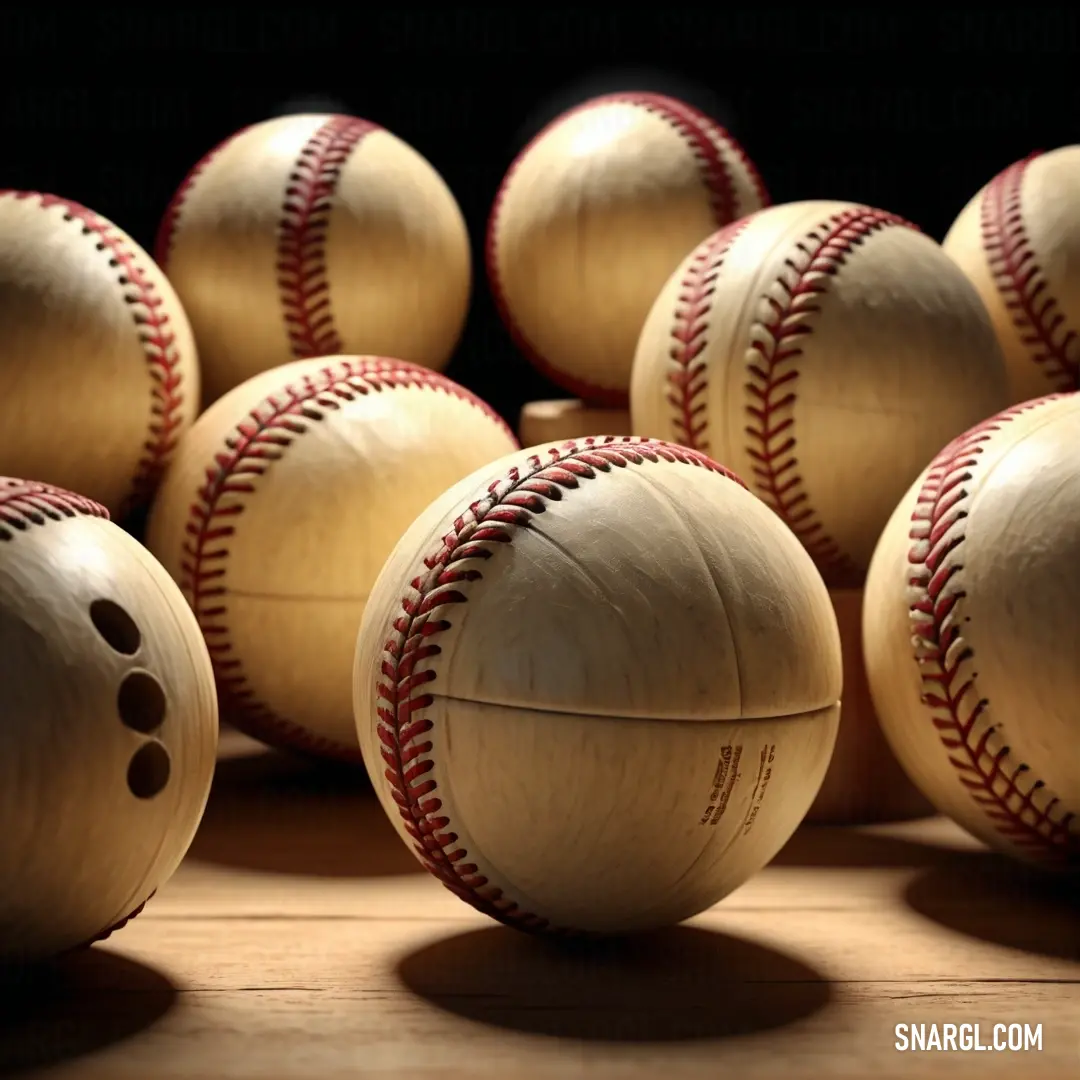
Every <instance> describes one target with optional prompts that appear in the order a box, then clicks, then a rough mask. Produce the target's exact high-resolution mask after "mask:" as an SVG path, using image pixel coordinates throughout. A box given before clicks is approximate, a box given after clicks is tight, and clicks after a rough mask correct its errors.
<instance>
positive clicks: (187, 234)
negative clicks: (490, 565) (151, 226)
mask: <svg viewBox="0 0 1080 1080" xmlns="http://www.w3.org/2000/svg"><path fill="white" fill-rule="evenodd" d="M155 254H156V257H157V260H158V262H160V263H161V265H162V266H163V267H165V270H166V272H167V273H168V275H169V279H170V280H171V281H172V283H173V284H174V285H175V287H176V290H177V292H178V293H179V294H180V296H181V298H182V300H183V302H184V306H185V307H186V308H187V311H188V314H189V315H190V317H191V322H192V325H193V327H194V328H195V335H196V339H197V340H198V343H199V352H200V355H201V357H202V361H203V372H204V384H205V397H206V400H207V401H208V402H210V401H214V400H216V399H217V398H219V397H220V396H221V395H222V394H224V393H225V392H226V391H227V390H229V389H231V388H232V387H234V386H236V385H237V384H239V383H241V382H243V381H244V380H245V379H248V378H250V377H251V376H253V375H256V374H258V373H259V372H261V371H265V370H267V369H268V368H272V367H277V366H279V365H281V364H285V363H287V362H289V361H291V360H295V359H303V358H308V357H315V356H330V355H336V354H342V353H346V354H352V353H371V354H379V355H385V356H399V357H401V358H402V359H404V360H410V361H413V362H415V363H418V364H422V365H424V366H425V367H429V368H433V369H435V370H442V369H443V368H444V367H445V366H446V364H447V363H448V361H449V359H450V355H451V353H452V352H453V351H454V348H455V347H456V345H457V341H458V338H459V337H460V335H461V331H462V328H463V326H464V323H465V316H466V312H467V309H468V304H469V296H470V292H471V288H472V268H471V254H470V249H469V237H468V233H467V231H466V227H465V220H464V218H463V217H462V214H461V210H460V208H459V207H458V204H457V202H456V200H455V199H454V196H453V194H452V193H451V191H450V189H449V188H448V187H447V185H446V183H445V181H444V180H443V179H442V177H441V176H440V175H439V174H438V173H437V172H436V171H435V169H434V168H433V167H432V165H431V164H430V162H428V161H427V160H426V159H425V158H424V157H422V156H421V155H420V154H419V153H418V152H417V151H416V150H414V149H413V148H412V147H411V146H409V145H408V144H407V143H405V142H403V141H402V140H401V139H399V138H398V137H397V136H395V135H392V134H391V133H390V132H388V131H386V130H385V129H384V128H382V127H380V126H379V125H377V124H373V123H371V122H370V121H368V120H362V119H359V118H357V117H354V116H339V115H322V114H302V115H295V116H284V117H279V118H277V119H273V120H266V121H263V122H262V123H258V124H254V125H252V126H250V127H247V128H244V129H243V130H241V131H239V132H237V133H236V134H235V135H233V136H232V137H231V138H228V139H226V140H225V141H224V142H223V143H221V144H220V145H219V146H217V147H215V148H214V149H213V150H211V151H210V153H209V154H207V155H206V156H205V157H204V158H203V159H202V160H201V161H200V162H199V163H198V164H197V165H196V166H195V168H194V169H193V170H192V171H191V173H190V174H189V175H188V177H187V178H186V179H185V180H184V182H183V184H182V185H181V186H180V188H179V190H178V191H177V193H176V195H175V196H174V197H173V200H172V203H171V204H170V206H169V209H168V211H167V212H166V214H165V218H164V220H163V221H162V224H161V229H160V231H159V234H158V239H157V247H156V249H155Z"/></svg>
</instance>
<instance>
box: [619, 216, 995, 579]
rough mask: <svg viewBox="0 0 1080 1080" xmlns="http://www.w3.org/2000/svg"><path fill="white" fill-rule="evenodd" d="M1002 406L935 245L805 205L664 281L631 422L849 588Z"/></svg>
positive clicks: (952, 276)
mask: <svg viewBox="0 0 1080 1080" xmlns="http://www.w3.org/2000/svg"><path fill="white" fill-rule="evenodd" d="M1006 394H1007V391H1006V381H1005V367H1004V360H1003V358H1002V354H1001V349H1000V347H999V345H998V344H997V341H996V339H995V337H994V331H993V327H992V326H991V324H990V320H989V317H988V316H987V314H986V310H985V309H984V307H983V305H982V302H981V301H980V299H979V297H978V295H977V293H976V291H975V289H974V287H973V286H972V285H971V283H970V282H969V281H968V280H967V279H966V278H965V276H964V275H963V273H962V272H961V271H960V270H959V269H958V268H957V267H956V265H955V264H954V263H953V262H952V261H951V260H950V259H949V258H948V256H946V255H945V253H944V252H943V251H942V250H941V247H940V245H938V244H937V243H935V242H934V241H933V240H931V239H930V238H929V237H928V236H925V235H923V234H922V233H920V232H919V231H917V230H916V229H915V228H914V227H913V226H911V225H909V224H908V223H907V222H905V221H903V220H902V219H900V218H898V217H896V216H895V215H893V214H888V213H885V212H883V211H881V210H875V209H871V208H870V207H866V206H859V205H855V204H853V203H843V202H820V201H814V202H798V203H789V204H785V205H782V206H775V207H772V208H769V209H767V210H762V211H759V212H758V213H756V214H753V215H751V216H750V217H749V218H747V219H745V220H743V221H741V222H737V223H735V224H734V225H732V226H729V227H728V228H726V229H722V230H720V231H719V232H717V233H714V234H713V235H712V236H711V237H710V238H709V239H708V240H706V241H704V242H703V243H702V244H700V245H699V246H698V247H697V248H696V249H695V250H694V251H693V252H692V253H691V254H690V255H689V256H688V257H687V258H686V259H685V260H684V261H683V263H682V265H681V266H680V267H679V268H678V269H677V270H676V271H675V272H674V273H673V274H672V275H671V278H670V279H669V281H668V282H667V284H666V285H665V286H664V288H663V290H662V291H661V292H660V294H659V296H658V297H657V299H656V302H655V303H654V305H653V307H652V310H651V312H650V313H649V316H648V319H647V321H646V322H645V325H644V328H643V330H642V334H641V339H640V341H639V343H638V347H637V353H636V356H635V358H634V369H633V382H632V386H631V420H632V425H633V432H634V434H637V435H647V436H653V437H656V438H663V439H671V440H672V441H675V442H679V443H682V444H684V445H686V446H690V447H692V448H696V449H698V450H701V451H703V452H704V453H707V454H709V455H710V456H711V457H713V458H715V459H716V460H717V461H721V462H723V463H724V464H725V465H728V466H729V467H730V468H732V469H734V470H735V472H737V473H738V474H739V475H740V476H745V477H746V478H747V480H748V482H749V483H750V484H751V486H752V488H753V490H754V491H756V492H757V494H758V495H760V497H761V498H762V499H763V500H764V501H765V502H766V503H767V504H768V505H769V506H770V507H772V509H773V510H774V511H776V513H777V514H778V515H779V516H780V517H781V518H782V519H783V520H784V522H785V523H786V524H787V525H788V526H789V527H790V528H791V530H792V531H793V532H794V533H795V535H796V536H798V537H799V539H800V540H801V541H802V542H803V544H804V545H805V546H806V549H807V550H808V551H809V552H810V554H811V555H812V556H813V557H814V560H815V562H816V563H817V565H818V567H819V569H820V570H821V572H822V574H823V575H824V577H825V580H826V582H827V583H828V584H829V585H830V586H834V587H848V588H850V587H859V586H861V584H862V581H863V579H864V575H865V571H866V567H867V565H868V564H869V561H870V556H871V554H872V552H873V548H874V543H875V542H876V540H877V538H878V535H879V534H880V532H881V529H882V528H883V526H884V525H885V522H886V521H887V520H888V518H889V514H890V513H891V512H892V510H893V508H894V507H895V506H896V503H897V502H898V501H899V499H900V496H901V495H902V494H903V493H904V490H905V488H906V487H907V486H908V484H910V483H911V482H912V480H914V478H915V477H916V476H917V475H918V473H919V470H920V469H922V467H923V466H924V465H925V464H926V462H927V461H929V460H930V458H931V457H932V456H933V455H934V454H935V453H936V452H937V451H938V450H939V449H940V448H941V447H942V446H943V445H944V444H945V443H946V442H947V441H948V440H949V439H951V438H953V437H955V436H956V435H958V434H960V433H961V432H962V431H964V430H966V429H967V428H968V427H970V426H971V425H972V424H975V423H977V422H978V421H980V420H983V419H985V418H986V417H987V416H990V415H992V414H993V413H994V412H996V411H997V410H998V409H999V408H1002V407H1003V406H1004V404H1005V403H1006Z"/></svg>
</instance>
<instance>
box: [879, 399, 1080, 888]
mask: <svg viewBox="0 0 1080 1080" xmlns="http://www.w3.org/2000/svg"><path fill="white" fill-rule="evenodd" d="M1078 424H1080V398H1077V397H1076V396H1075V395H1074V394H1066V395H1050V396H1048V397H1044V398H1041V399H1036V400H1034V401H1031V402H1027V403H1024V404H1022V405H1018V406H1014V407H1012V408H1010V409H1007V410H1005V411H1003V412H1001V413H999V414H998V415H996V416H994V417H992V418H990V419H988V420H986V421H984V422H983V423H981V424H978V425H976V426H975V427H973V428H972V429H971V430H970V431H968V432H966V433H965V434H963V435H961V436H960V437H958V438H957V439H955V440H954V441H952V442H951V443H949V444H948V445H947V446H946V447H945V449H944V450H942V451H941V452H940V453H939V454H938V455H937V456H936V457H935V458H934V459H933V461H932V462H931V464H930V465H929V466H928V467H927V468H926V469H924V471H923V472H922V474H921V475H920V476H919V477H918V478H917V479H916V480H915V482H914V483H913V484H912V485H911V488H910V489H909V490H908V491H907V493H906V494H905V495H904V497H903V499H902V500H901V501H900V503H899V505H898V506H897V508H896V510H895V512H894V514H893V515H892V517H891V518H890V520H889V523H888V525H887V527H886V528H885V531H884V532H883V533H882V536H881V540H880V543H879V544H878V546H877V549H876V551H875V552H874V557H873V561H872V562H871V564H870V573H869V576H868V578H867V583H866V605H865V612H864V631H863V633H864V646H865V655H866V668H867V674H868V677H869V683H870V690H871V693H872V695H873V698H874V702H875V706H876V708H877V712H878V716H879V717H880V720H881V723H882V726H883V728H884V730H885V734H886V736H887V737H888V739H889V741H890V742H891V744H892V746H893V749H894V750H895V752H896V755H897V757H898V758H899V759H900V761H901V763H902V764H903V765H904V767H905V769H906V770H907V771H908V773H909V775H910V776H911V777H912V778H913V779H914V780H915V781H916V783H918V784H919V786H920V787H921V788H922V790H923V791H924V792H925V793H926V795H927V796H928V797H929V798H930V799H931V800H932V801H933V802H934V804H935V805H936V806H937V807H938V809H939V810H941V811H942V812H943V813H945V814H948V815H949V816H950V817H952V818H953V819H954V820H956V821H957V822H959V823H960V824H961V825H963V826H964V827H965V828H966V829H968V830H969V831H970V832H971V833H972V834H974V835H975V836H976V837H978V838H979V839H981V840H982V841H984V842H985V843H986V844H989V845H990V846H991V847H994V848H997V849H999V850H1001V851H1003V852H1005V853H1006V854H1009V855H1013V856H1016V857H1018V858H1021V859H1024V860H1026V861H1029V862H1032V863H1035V864H1038V865H1041V866H1044V867H1047V868H1071V869H1075V868H1077V867H1080V755H1078V754H1077V749H1076V748H1077V745H1078V742H1080V720H1078V719H1077V711H1076V702H1077V699H1078V698H1080V673H1078V671H1077V665H1076V642H1077V639H1078V637H1080V574H1078V573H1077V563H1076V553H1077V551H1078V550H1080V465H1078V463H1077V459H1076V452H1075V444H1076V430H1077V426H1078Z"/></svg>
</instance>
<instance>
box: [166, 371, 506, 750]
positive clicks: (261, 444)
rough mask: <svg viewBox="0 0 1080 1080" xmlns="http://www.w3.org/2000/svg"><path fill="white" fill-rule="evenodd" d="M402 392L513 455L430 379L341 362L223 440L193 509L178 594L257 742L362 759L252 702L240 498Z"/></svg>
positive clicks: (487, 410) (451, 387)
mask: <svg viewBox="0 0 1080 1080" xmlns="http://www.w3.org/2000/svg"><path fill="white" fill-rule="evenodd" d="M400 387H421V388H423V389H428V390H433V391H439V392H441V393H444V394H449V395H451V396H452V397H456V398H460V399H461V400H462V401H466V402H469V403H470V404H471V405H473V406H474V407H475V408H477V409H479V410H480V411H481V412H483V413H484V415H485V416H487V417H488V418H489V419H490V420H492V421H493V422H495V423H497V424H498V425H499V426H500V427H501V428H502V430H503V431H505V432H506V434H507V437H508V438H509V439H510V440H511V443H512V445H514V446H516V445H517V442H516V440H515V439H514V436H513V434H512V433H511V431H510V428H509V427H508V426H507V425H506V423H505V421H504V420H503V419H502V417H500V416H499V415H498V413H496V412H495V411H494V410H493V409H492V408H491V407H490V406H489V405H487V404H486V403H485V402H483V401H481V400H480V399H479V398H477V397H476V396H475V395H473V394H471V393H470V392H469V391H468V390H465V389H464V388H463V387H460V386H458V385H457V384H456V383H453V382H451V381H450V380H449V379H447V378H445V377H444V376H442V375H439V374H437V373H436V372H434V371H430V370H428V369H427V368H422V367H420V366H418V365H416V364H408V363H405V362H404V361H399V360H389V359H384V358H382V357H358V358H350V359H344V360H340V361H337V362H336V363H335V364H333V365H332V366H328V367H325V368H322V369H320V370H319V371H317V372H315V373H314V374H312V375H309V376H306V377H305V378H303V379H302V380H300V381H299V382H295V383H289V384H286V385H285V386H282V388H281V389H280V390H279V391H278V392H277V393H275V394H271V395H270V396H269V397H267V398H265V399H264V400H263V401H262V402H260V404H258V405H257V406H255V408H253V409H252V410H251V412H250V413H249V414H248V416H247V418H246V419H245V420H243V421H242V422H241V423H240V424H238V425H237V426H236V428H235V429H234V430H233V431H232V432H231V433H230V434H229V435H228V436H227V437H226V438H225V440H224V445H223V448H222V449H221V450H220V451H219V452H218V453H217V454H215V455H214V462H213V465H212V466H210V467H209V468H207V469H206V472H205V477H206V480H205V483H204V484H203V485H202V486H201V487H200V488H199V490H198V493H197V498H196V500H195V501H194V502H193V503H192V504H191V508H190V511H189V515H188V523H187V526H186V528H185V536H186V537H187V539H185V541H184V544H183V559H182V563H181V575H180V584H181V587H182V588H183V589H184V591H185V592H186V593H188V595H189V596H190V598H191V607H192V609H193V610H194V612H195V616H196V619H197V620H198V622H199V626H200V627H201V628H202V632H203V635H204V637H205V638H206V643H207V647H208V649H209V652H210V659H211V661H212V663H213V666H214V674H215V677H216V681H217V684H218V689H219V692H220V693H221V695H222V698H223V699H225V700H227V702H228V704H229V705H230V706H231V707H232V712H233V714H234V715H232V716H231V719H233V721H234V722H235V723H236V724H237V726H238V727H241V728H243V730H245V731H247V732H248V734H250V735H252V736H253V737H255V738H257V739H260V740H261V741H264V742H267V743H270V744H272V745H278V746H283V747H288V748H290V749H294V750H300V751H304V752H308V753H313V754H317V755H319V756H328V757H337V758H340V759H342V760H344V761H348V762H352V763H358V762H360V760H361V758H360V752H359V750H358V749H355V748H353V747H346V746H343V745H341V744H339V743H337V742H334V741H333V740H330V739H325V738H322V737H319V736H316V735H313V734H311V733H310V732H307V731H305V730H304V729H303V728H300V727H298V726H297V725H295V724H293V723H291V722H290V721H288V720H286V719H285V718H283V717H281V716H278V715H277V714H276V713H274V712H273V710H272V709H270V708H269V707H268V706H267V705H266V704H264V703H263V702H261V701H259V700H258V699H257V698H256V696H255V691H254V688H253V687H252V686H251V684H250V681H249V678H248V675H247V673H246V672H245V671H244V668H243V665H242V662H241V660H240V659H239V658H237V657H236V656H235V655H233V646H232V642H231V640H230V638H229V627H228V623H227V621H226V619H225V616H226V614H227V591H228V590H227V588H226V584H225V579H226V575H227V573H228V559H229V553H230V552H229V540H230V538H231V537H232V536H233V534H234V533H235V528H234V526H233V524H232V522H233V520H234V519H235V517H236V515H238V514H241V513H243V510H244V498H245V497H246V496H248V495H251V494H253V493H254V492H255V491H256V487H255V482H256V479H257V477H259V476H262V475H263V474H264V473H265V472H266V471H267V469H269V468H270V466H271V464H272V463H273V462H274V461H277V460H278V459H279V458H281V457H282V456H283V455H284V453H285V451H286V449H287V448H288V447H289V446H291V445H292V443H293V441H294V440H295V439H296V438H297V437H298V436H300V435H303V434H305V433H306V432H308V431H309V430H310V429H311V425H312V424H313V423H318V422H320V421H322V420H323V419H325V418H326V415H327V414H328V413H330V412H334V411H336V410H338V409H340V408H342V407H343V405H344V404H345V403H347V402H349V401H352V400H354V399H355V398H356V397H358V396H362V395H366V394H369V393H378V392H381V391H383V390H390V389H395V388H400ZM227 495H228V496H233V497H235V499H234V501H233V502H232V503H231V505H228V506H224V507H223V506H221V501H222V498H223V497H224V496H227Z"/></svg>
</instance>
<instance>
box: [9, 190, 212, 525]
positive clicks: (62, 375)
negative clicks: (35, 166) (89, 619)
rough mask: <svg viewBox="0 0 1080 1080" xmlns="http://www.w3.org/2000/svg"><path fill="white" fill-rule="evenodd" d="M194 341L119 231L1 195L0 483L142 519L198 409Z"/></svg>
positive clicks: (67, 206)
mask: <svg viewBox="0 0 1080 1080" xmlns="http://www.w3.org/2000/svg"><path fill="white" fill-rule="evenodd" d="M199 395H200V390H199V365H198V358H197V356H196V353H195V344H194V339H193V337H192V332H191V327H190V325H189V323H188V319H187V316H186V314H185V313H184V311H183V309H182V307H181V305H180V301H179V300H178V299H177V296H176V293H175V291H174V290H173V288H172V286H171V285H170V284H169V282H168V281H167V280H166V279H165V276H164V275H163V274H162V273H161V271H160V270H159V269H158V267H157V266H156V265H155V264H154V262H153V260H152V259H151V258H150V256H149V255H147V254H146V252H145V251H143V249H142V248H141V247H139V245H138V244H136V243H135V241H134V240H132V239H131V237H130V236H128V235H127V234H126V233H125V232H124V231H123V230H122V229H120V228H118V227H117V226H116V225H114V224H113V223H112V222H111V221H107V220H106V219H105V218H103V217H101V216H100V215H99V214H95V213H94V212H93V211H91V210H88V209H87V208H86V207H84V206H80V205H79V204H78V203H74V202H71V201H70V200H67V199H62V198H59V197H58V196H55V195H48V194H42V193H40V192H30V191H3V192H0V471H3V472H4V473H7V474H11V475H16V476H28V477H31V478H32V479H35V480H41V481H43V482H45V483H49V484H56V485H59V486H60V487H63V488H67V489H70V490H73V491H77V492H79V493H80V494H83V495H86V496H87V497H88V498H91V499H93V500H94V501H96V502H99V503H101V504H102V505H104V506H105V507H106V508H107V509H108V510H109V511H110V513H111V514H113V515H114V516H115V517H117V518H118V519H127V518H128V516H129V515H130V514H131V513H133V512H134V511H136V510H141V509H145V507H146V505H147V504H148V502H149V500H150V498H151V497H152V495H153V492H154V490H155V488H156V486H157V483H158V481H159V479H160V476H161V473H162V471H163V469H164V468H165V467H166V466H167V464H168V462H169V460H170V458H171V456H172V453H173V450H174V448H175V446H176V442H177V440H178V438H179V437H180V435H181V434H182V433H183V432H184V431H185V430H187V428H189V427H190V425H191V422H192V421H193V420H194V418H195V416H196V414H197V412H198V408H199Z"/></svg>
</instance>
